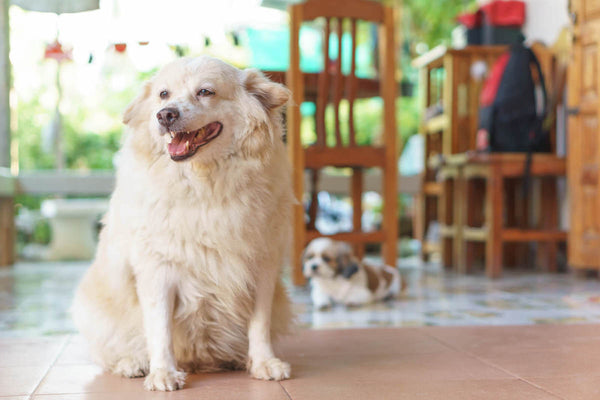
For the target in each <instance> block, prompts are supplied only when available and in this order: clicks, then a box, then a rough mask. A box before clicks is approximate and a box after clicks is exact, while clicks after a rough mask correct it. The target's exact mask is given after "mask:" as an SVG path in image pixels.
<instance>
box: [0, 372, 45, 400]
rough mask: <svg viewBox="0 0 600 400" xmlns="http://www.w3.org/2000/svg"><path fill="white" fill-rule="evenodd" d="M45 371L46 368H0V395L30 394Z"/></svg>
mask: <svg viewBox="0 0 600 400" xmlns="http://www.w3.org/2000/svg"><path fill="white" fill-rule="evenodd" d="M47 370H48V367H47V366H36V367H3V368H0V395H2V396H18V395H28V394H30V393H32V392H33V390H34V389H35V388H36V386H37V385H38V383H39V382H40V381H41V379H42V378H43V377H44V374H45V373H46V371H47Z"/></svg>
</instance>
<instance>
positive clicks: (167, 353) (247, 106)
mask: <svg viewBox="0 0 600 400" xmlns="http://www.w3.org/2000/svg"><path fill="white" fill-rule="evenodd" d="M288 97H289V91H288V90H287V89H286V88H285V87H283V86H281V85H279V84H276V83H273V82H271V81H269V80H268V79H267V78H265V77H264V76H263V75H262V74H261V73H260V72H258V71H256V70H243V71H242V70H239V69H237V68H234V67H232V66H230V65H228V64H226V63H224V62H222V61H219V60H216V59H213V58H209V57H200V58H195V59H189V58H185V59H179V60H177V61H175V62H173V63H171V64H169V65H167V66H166V67H165V68H163V69H162V70H161V71H160V72H159V73H158V74H157V75H156V76H155V77H153V78H152V79H151V80H150V81H149V82H147V83H146V84H145V85H144V87H143V89H142V93H141V94H140V95H139V97H138V98H137V99H135V100H134V101H133V102H132V103H131V105H130V106H129V107H128V108H127V110H126V111H125V114H124V117H123V120H124V123H125V124H126V125H127V126H128V128H130V132H129V134H128V136H127V137H126V139H125V141H124V144H123V146H122V149H121V157H120V159H119V165H118V170H117V183H116V188H115V191H114V193H113V195H112V198H111V200H110V206H109V211H108V213H107V214H106V216H105V217H104V228H103V230H102V232H101V235H100V242H99V245H98V250H97V253H96V258H95V260H94V262H93V264H92V266H91V268H90V269H89V270H88V271H87V273H86V275H85V277H84V278H83V281H82V282H81V284H80V286H79V288H78V290H77V293H76V296H75V301H74V304H73V316H74V319H75V323H76V325H77V327H78V329H79V330H80V332H81V333H82V334H83V336H84V337H85V338H86V339H87V341H88V343H89V345H90V350H91V353H92V356H93V358H94V359H95V360H96V361H97V362H98V363H99V364H100V365H102V366H103V367H104V368H106V369H107V370H110V371H112V372H114V373H115V374H119V375H122V376H126V377H138V376H146V379H145V381H144V386H145V387H146V389H149V390H175V389H179V388H181V387H183V384H184V380H185V376H186V374H185V372H196V371H216V370H222V369H228V368H247V369H248V371H249V372H250V374H251V375H252V376H253V377H255V378H259V379H266V380H271V379H274V380H280V379H285V378H288V377H289V376H290V366H289V364H287V363H285V362H283V361H281V360H280V359H278V358H277V357H275V355H274V352H273V348H272V346H271V339H276V338H277V337H278V336H279V335H281V334H282V333H284V332H286V330H287V328H288V325H289V323H290V320H291V311H290V304H289V300H288V297H287V295H286V293H285V290H284V289H283V286H282V284H281V281H280V271H281V266H282V263H283V260H284V257H286V247H287V245H288V243H289V242H290V226H291V224H290V216H291V209H292V204H293V202H294V198H293V194H292V188H291V182H290V175H291V174H290V167H289V164H288V161H287V156H286V150H285V146H284V144H283V142H282V140H281V137H282V124H281V111H282V106H283V105H284V104H285V103H286V102H287V99H288Z"/></svg>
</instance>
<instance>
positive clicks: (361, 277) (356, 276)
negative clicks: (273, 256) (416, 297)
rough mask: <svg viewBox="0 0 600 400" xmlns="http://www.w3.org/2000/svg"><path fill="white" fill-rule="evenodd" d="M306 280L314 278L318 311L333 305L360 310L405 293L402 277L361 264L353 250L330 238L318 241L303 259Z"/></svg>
mask: <svg viewBox="0 0 600 400" xmlns="http://www.w3.org/2000/svg"><path fill="white" fill-rule="evenodd" d="M302 263H303V272H304V276H306V277H307V278H311V298H312V302H313V305H314V306H315V307H316V308H319V309H323V308H326V307H329V306H331V305H332V303H333V302H337V303H341V304H345V305H348V306H358V305H363V304H368V303H371V302H374V301H379V300H383V299H386V298H389V297H397V296H398V295H399V294H400V293H401V291H402V290H403V289H404V287H403V284H402V283H401V279H400V273H399V272H398V270H397V269H396V268H393V267H391V266H388V265H381V266H377V265H372V264H369V263H367V262H365V261H362V262H361V261H360V260H358V259H357V258H356V257H355V256H354V254H353V252H352V248H351V247H350V246H349V245H348V244H347V243H344V242H338V241H334V240H331V239H329V238H319V239H315V240H313V241H312V242H310V243H309V244H308V246H307V247H306V250H305V251H304V255H303V260H302Z"/></svg>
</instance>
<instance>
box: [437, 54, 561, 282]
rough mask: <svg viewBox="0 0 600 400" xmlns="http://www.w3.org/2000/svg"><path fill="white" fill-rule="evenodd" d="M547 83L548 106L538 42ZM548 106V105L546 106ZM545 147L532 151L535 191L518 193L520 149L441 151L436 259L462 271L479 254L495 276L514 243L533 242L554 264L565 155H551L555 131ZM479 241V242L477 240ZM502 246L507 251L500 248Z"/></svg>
mask: <svg viewBox="0 0 600 400" xmlns="http://www.w3.org/2000/svg"><path fill="white" fill-rule="evenodd" d="M532 49H533V51H534V52H535V53H536V55H537V57H538V59H539V60H540V64H541V66H542V71H543V72H544V75H545V77H546V82H547V85H548V96H549V100H550V105H551V107H554V108H555V107H556V104H557V102H556V101H553V99H555V98H557V96H558V93H559V92H560V91H561V90H562V88H561V87H560V85H558V87H557V85H556V82H558V81H559V80H560V79H556V78H557V76H556V72H555V67H556V64H555V59H554V56H553V54H552V52H551V51H550V50H549V49H547V48H545V47H544V46H542V45H540V44H534V45H533V46H532ZM551 111H552V110H551ZM550 137H551V146H552V152H551V153H536V154H533V156H532V161H531V177H532V178H538V179H539V180H540V185H539V191H538V195H537V196H531V194H532V192H531V191H530V193H528V196H527V197H526V198H523V196H522V194H521V190H522V188H521V186H520V185H522V182H521V178H522V177H523V173H524V169H525V159H526V155H525V154H524V153H491V154H486V153H483V154H482V153H475V152H467V153H464V154H460V155H456V156H450V157H446V158H445V159H444V160H443V165H442V166H441V168H440V180H441V182H442V188H443V195H442V201H440V211H439V213H440V217H441V219H440V221H441V229H440V232H441V236H442V261H443V263H444V264H445V265H446V266H454V267H455V269H457V270H458V271H459V272H468V271H469V270H470V269H471V267H472V264H473V262H474V260H475V259H476V258H477V257H478V256H480V255H483V256H484V258H485V269H486V273H487V275H488V276H489V277H491V278H497V277H500V276H501V274H502V267H503V264H504V263H505V262H506V261H507V260H508V259H509V258H513V259H514V258H515V257H518V254H517V253H518V252H517V250H516V247H515V245H514V244H515V243H528V242H538V243H539V246H538V251H537V259H538V260H542V261H543V263H544V264H545V265H546V266H547V269H548V270H549V271H556V269H557V249H558V246H557V245H558V243H559V242H564V241H566V238H567V234H566V232H565V231H563V230H560V229H559V223H558V213H559V210H558V208H559V206H558V193H557V178H558V177H563V176H565V174H566V160H565V158H564V157H561V156H558V155H556V144H555V142H556V132H555V131H554V128H553V129H552V130H551V135H550ZM532 201H538V204H536V205H535V209H536V210H537V211H538V214H539V215H538V221H537V222H536V223H533V224H532V223H530V221H529V215H530V212H529V211H530V208H531V207H530V206H531V204H530V203H531V202H532ZM478 243H479V244H483V246H478ZM505 250H507V251H505Z"/></svg>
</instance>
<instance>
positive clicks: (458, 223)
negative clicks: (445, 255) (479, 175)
mask: <svg viewBox="0 0 600 400" xmlns="http://www.w3.org/2000/svg"><path fill="white" fill-rule="evenodd" d="M465 192H466V184H465V180H464V177H463V170H462V168H460V167H459V168H458V171H457V174H456V178H455V180H454V199H453V203H454V249H453V251H454V268H456V270H457V271H458V272H459V273H463V274H464V273H465V272H467V269H466V262H465V241H464V237H463V229H464V226H465V220H466V214H467V208H466V193H465Z"/></svg>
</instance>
